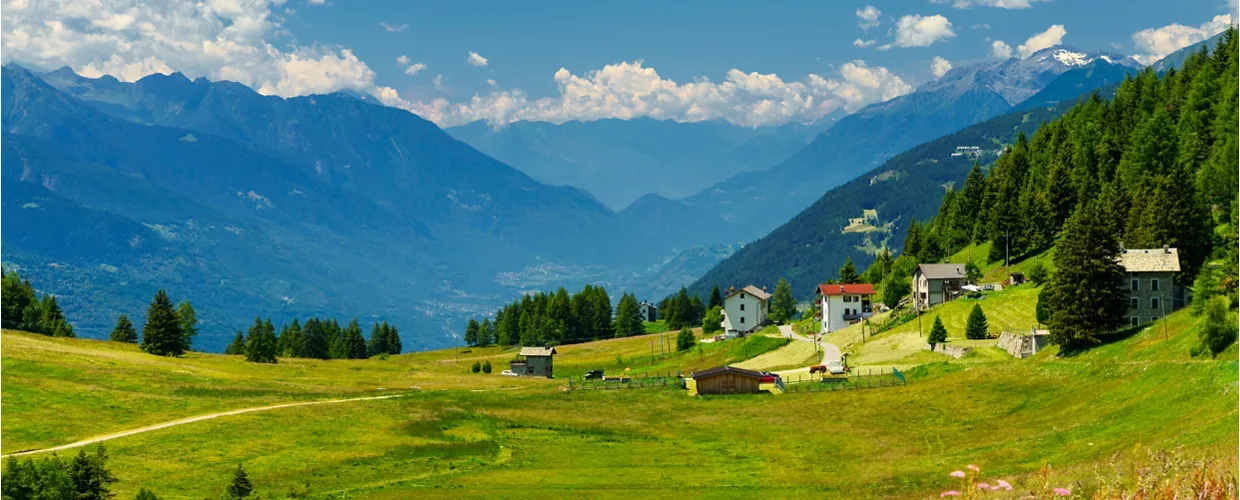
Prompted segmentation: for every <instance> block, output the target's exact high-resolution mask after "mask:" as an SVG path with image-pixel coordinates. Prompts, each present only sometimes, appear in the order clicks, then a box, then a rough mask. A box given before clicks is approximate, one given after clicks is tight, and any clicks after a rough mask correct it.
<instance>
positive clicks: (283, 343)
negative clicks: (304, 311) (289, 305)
mask: <svg viewBox="0 0 1240 500" xmlns="http://www.w3.org/2000/svg"><path fill="white" fill-rule="evenodd" d="M303 343H305V336H304V335H303V334H302V330H301V323H298V322H297V318H293V322H292V323H290V324H289V325H288V328H287V329H285V330H284V332H283V333H281V334H280V353H281V354H282V355H284V356H286V357H290V358H291V357H298V356H301V353H302V344H303Z"/></svg>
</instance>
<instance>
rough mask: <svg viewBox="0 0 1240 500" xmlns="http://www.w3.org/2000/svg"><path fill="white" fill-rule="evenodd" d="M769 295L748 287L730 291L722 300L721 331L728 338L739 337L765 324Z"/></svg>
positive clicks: (750, 286)
mask: <svg viewBox="0 0 1240 500" xmlns="http://www.w3.org/2000/svg"><path fill="white" fill-rule="evenodd" d="M770 300H771V294H769V293H766V290H763V289H760V288H758V287H756V286H753V285H749V286H747V287H745V288H742V289H740V290H736V289H732V290H730V291H729V292H728V295H727V296H726V297H724V298H723V331H724V333H725V334H726V335H727V336H728V337H739V336H741V335H744V334H746V333H749V332H752V331H754V330H756V329H757V328H759V327H761V326H762V325H764V324H766V315H767V312H768V311H769V310H770V309H769V304H770Z"/></svg>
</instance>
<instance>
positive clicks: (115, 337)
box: [110, 314, 138, 344]
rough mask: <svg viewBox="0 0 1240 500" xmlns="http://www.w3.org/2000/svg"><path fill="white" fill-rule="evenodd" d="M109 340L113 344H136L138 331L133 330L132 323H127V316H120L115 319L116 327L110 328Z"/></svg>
mask: <svg viewBox="0 0 1240 500" xmlns="http://www.w3.org/2000/svg"><path fill="white" fill-rule="evenodd" d="M110 338H111V339H112V341H113V342H126V343H130V344H136V343H138V331H137V330H135V329H134V327H133V322H132V321H129V316H127V315H124V314H122V315H120V316H117V317H116V326H115V327H113V328H112V335H111V336H110Z"/></svg>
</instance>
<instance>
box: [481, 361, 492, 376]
mask: <svg viewBox="0 0 1240 500" xmlns="http://www.w3.org/2000/svg"><path fill="white" fill-rule="evenodd" d="M482 373H491V362H490V361H487V362H486V363H483V364H482Z"/></svg>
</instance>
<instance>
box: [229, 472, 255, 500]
mask: <svg viewBox="0 0 1240 500" xmlns="http://www.w3.org/2000/svg"><path fill="white" fill-rule="evenodd" d="M253 492H254V483H251V482H250V475H249V474H246V472H245V468H243V467H241V464H237V470H235V471H233V476H232V481H230V482H229V483H228V489H227V490H225V491H224V498H226V499H228V500H236V499H238V498H245V497H248V496H250V494H251V493H253Z"/></svg>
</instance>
